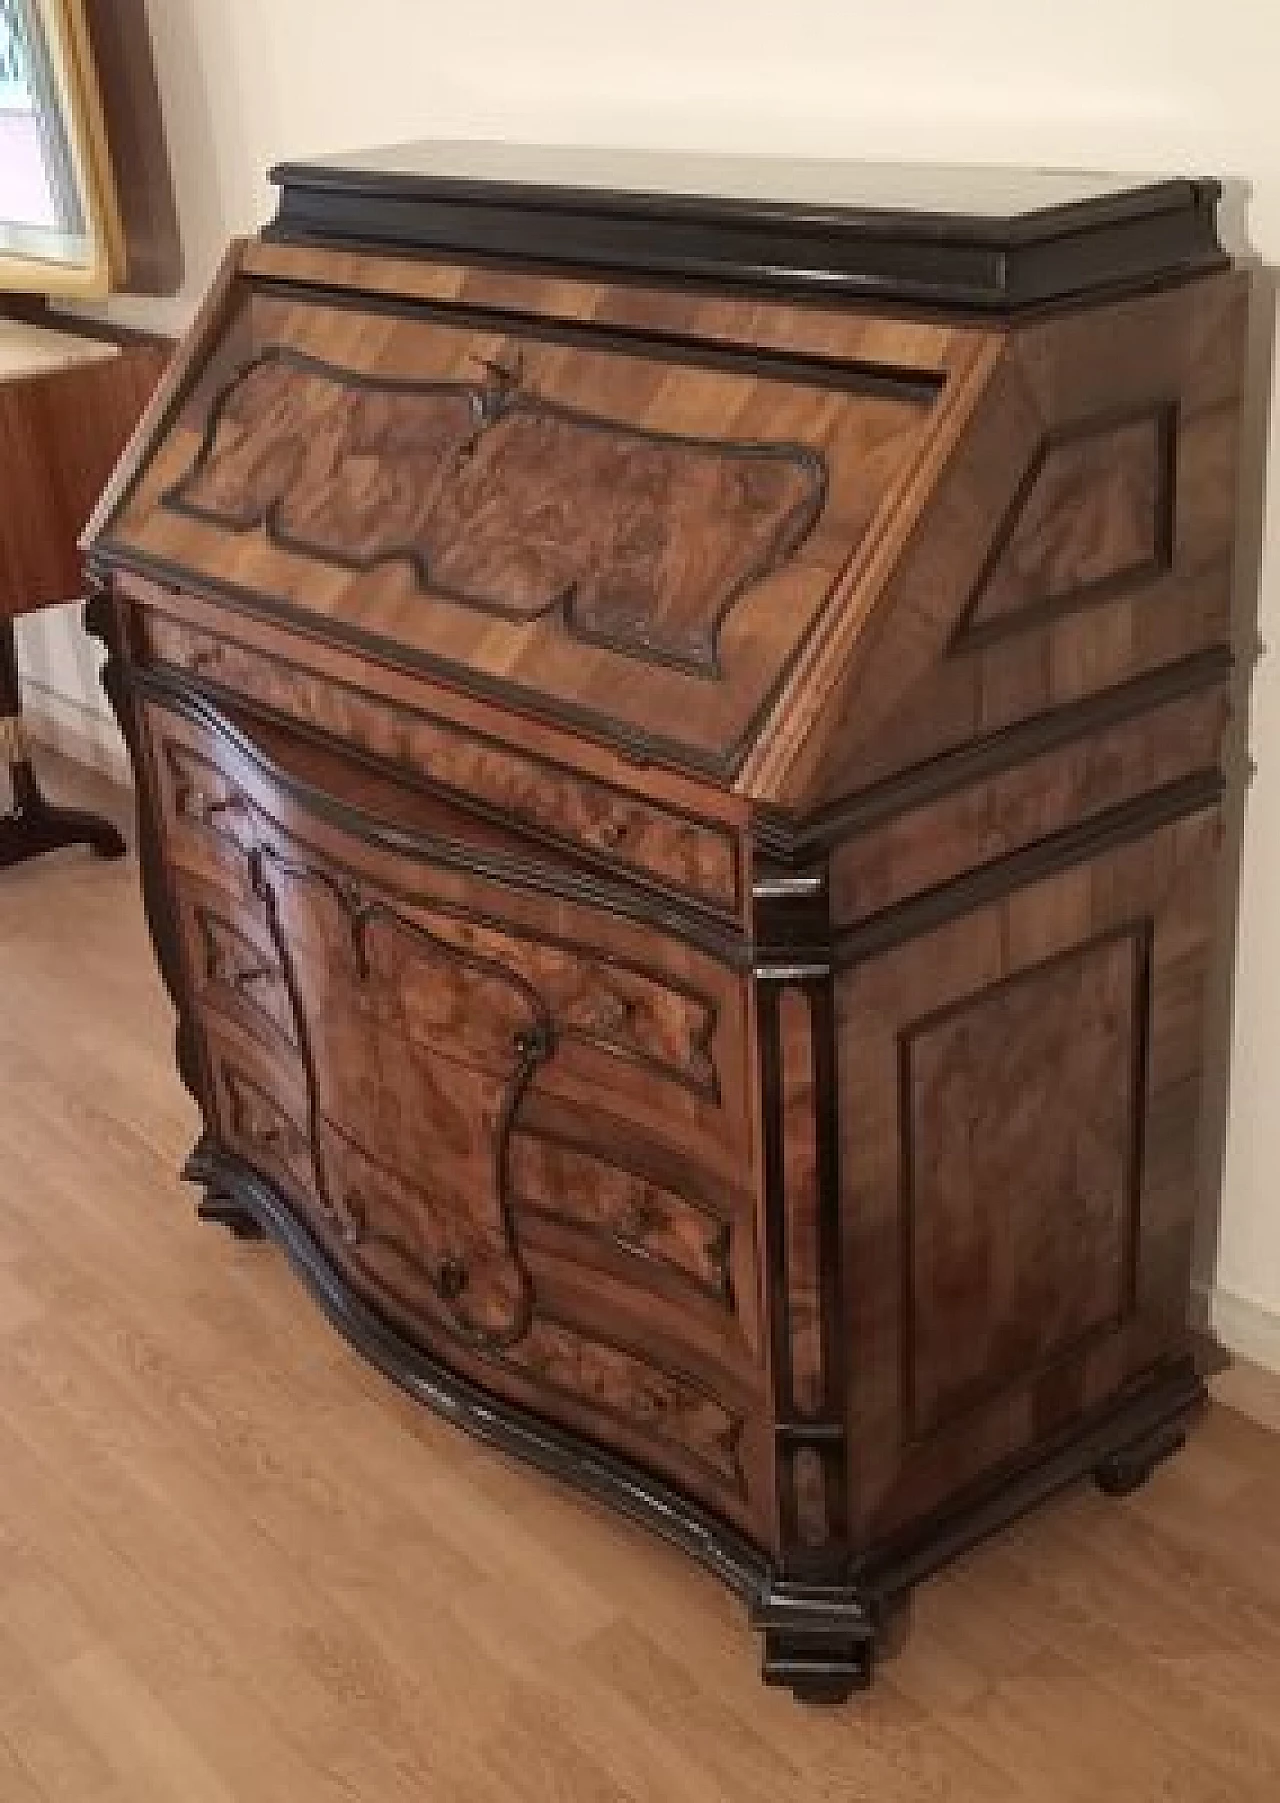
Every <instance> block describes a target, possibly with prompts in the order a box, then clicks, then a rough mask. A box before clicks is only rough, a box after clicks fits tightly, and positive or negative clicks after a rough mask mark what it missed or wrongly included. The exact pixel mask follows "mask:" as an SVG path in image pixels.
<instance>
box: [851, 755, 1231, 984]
mask: <svg viewBox="0 0 1280 1803" xmlns="http://www.w3.org/2000/svg"><path fill="white" fill-rule="evenodd" d="M1225 792H1226V781H1225V778H1224V777H1223V775H1222V772H1221V771H1220V770H1203V771H1198V772H1196V774H1194V775H1192V776H1188V777H1183V778H1181V779H1180V780H1179V781H1177V782H1173V783H1167V784H1166V785H1165V786H1164V787H1163V788H1160V789H1152V790H1150V791H1148V793H1146V794H1145V795H1139V796H1137V797H1136V798H1135V799H1134V800H1132V801H1127V802H1123V803H1121V804H1120V806H1118V807H1114V808H1109V809H1108V810H1107V811H1106V813H1104V814H1099V815H1097V816H1096V817H1095V818H1094V819H1092V820H1086V821H1083V822H1082V823H1081V824H1080V825H1078V826H1073V827H1068V828H1066V830H1065V831H1063V832H1060V833H1054V834H1053V835H1052V836H1051V837H1049V838H1047V839H1040V840H1037V841H1036V843H1035V844H1033V845H1029V846H1026V847H1025V848H1024V849H1023V850H1021V851H1016V852H1013V853H1011V854H1010V856H1009V857H1007V858H997V859H995V860H994V861H993V862H992V863H990V864H983V865H980V866H979V867H978V868H977V869H976V870H973V871H970V872H969V873H968V874H967V875H965V876H962V877H957V878H956V879H955V880H954V881H953V882H949V883H943V884H940V885H939V886H938V887H937V888H935V889H926V890H925V891H924V892H923V893H922V894H920V895H915V896H912V897H911V899H910V900H909V901H905V902H899V903H897V904H895V906H893V907H892V908H886V909H885V910H884V911H883V912H882V913H880V914H874V915H872V916H871V917H870V919H868V920H865V921H860V922H859V923H858V925H857V926H853V927H846V928H843V929H842V930H841V931H839V932H838V933H836V934H835V936H834V938H833V941H832V947H831V956H832V959H833V961H834V963H835V966H836V968H837V969H839V970H843V969H847V968H848V966H850V965H852V964H860V963H862V962H864V961H865V960H866V959H868V958H874V957H878V956H879V955H880V953H882V952H886V951H888V950H889V949H890V948H891V947H892V946H895V945H900V944H901V943H902V942H903V941H904V940H907V939H914V938H916V937H917V935H919V934H921V933H928V932H932V931H933V929H934V928H935V927H939V926H942V925H944V924H945V923H946V922H947V921H948V920H952V919H954V918H955V916H956V915H958V914H967V913H971V912H972V911H973V909H975V908H981V907H984V906H986V905H987V903H989V902H992V901H998V900H999V899H1000V897H1001V896H1003V895H1007V894H1008V893H1009V892H1010V891H1011V890H1014V889H1018V888H1021V887H1022V886H1023V885H1024V884H1027V883H1035V882H1040V881H1041V880H1042V879H1043V878H1045V877H1050V876H1054V875H1056V874H1057V873H1058V872H1059V871H1062V870H1068V869H1070V868H1071V866H1072V865H1073V864H1079V863H1082V862H1083V861H1085V860H1086V859H1088V858H1094V857H1098V856H1099V855H1101V854H1102V853H1105V852H1108V851H1112V850H1115V849H1117V848H1119V847H1120V846H1122V845H1127V844H1129V843H1130V842H1131V841H1132V840H1134V839H1138V838H1141V837H1142V836H1143V835H1144V834H1146V833H1151V832H1155V831H1156V830H1157V829H1158V828H1159V827H1162V826H1169V825H1171V824H1172V823H1173V822H1174V821H1176V820H1182V819H1185V818H1186V817H1188V816H1189V815H1192V814H1197V813H1202V812H1205V811H1207V810H1208V809H1210V808H1214V807H1217V806H1218V805H1219V803H1220V802H1221V800H1222V797H1223V795H1224V794H1225Z"/></svg>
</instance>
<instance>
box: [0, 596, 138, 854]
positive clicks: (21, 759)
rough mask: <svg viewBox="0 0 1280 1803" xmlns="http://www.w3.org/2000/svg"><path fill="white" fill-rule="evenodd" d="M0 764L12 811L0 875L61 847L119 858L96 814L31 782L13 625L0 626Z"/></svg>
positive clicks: (2, 824) (119, 847) (107, 825)
mask: <svg viewBox="0 0 1280 1803" xmlns="http://www.w3.org/2000/svg"><path fill="white" fill-rule="evenodd" d="M0 762H3V763H7V764H8V766H9V777H10V781H11V783H12V785H13V808H12V811H11V812H10V813H8V814H5V815H0V870H4V869H6V868H7V867H8V866H9V865H11V864H23V863H25V862H26V861H27V859H28V858H38V857H40V856H41V854H42V853H44V852H46V851H60V850H61V849H62V847H63V846H64V845H87V846H89V847H90V849H91V850H93V851H94V852H96V853H97V855H98V856H99V857H100V858H121V857H123V856H124V852H125V843H124V840H123V839H122V838H121V837H120V835H119V833H118V832H117V831H116V829H115V827H114V826H112V825H111V822H110V821H109V820H103V819H102V818H101V817H100V816H99V815H97V814H82V813H79V812H78V811H77V810H76V809H74V808H58V807H54V805H53V803H52V802H50V801H46V799H45V797H44V796H43V795H42V794H41V792H40V784H39V782H38V781H37V780H36V773H35V767H34V766H33V764H32V762H31V757H30V754H29V752H28V750H27V742H26V738H25V735H24V733H23V727H22V690H21V687H20V685H19V680H18V648H17V643H16V641H15V638H14V630H13V622H12V620H0Z"/></svg>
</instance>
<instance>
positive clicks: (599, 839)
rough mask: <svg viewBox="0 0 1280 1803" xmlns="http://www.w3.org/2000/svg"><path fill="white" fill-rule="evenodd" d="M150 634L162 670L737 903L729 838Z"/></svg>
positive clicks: (420, 720) (564, 773)
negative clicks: (226, 692)
mask: <svg viewBox="0 0 1280 1803" xmlns="http://www.w3.org/2000/svg"><path fill="white" fill-rule="evenodd" d="M144 631H145V635H146V639H147V642H148V645H149V648H150V651H151V653H152V655H153V656H155V657H156V658H158V659H160V660H161V661H162V662H165V663H168V664H170V665H172V666H175V667H177V668H179V669H183V670H188V671H190V672H191V673H192V674H193V675H195V676H198V677H200V678H201V679H202V680H207V681H209V682H213V683H216V684H217V685H218V686H219V687H220V688H222V689H227V690H230V691H232V692H233V693H234V694H236V695H242V696H244V697H246V698H247V699H249V700H251V701H255V702H258V703H260V704H261V705H262V706H264V707H269V708H271V709H272V710H273V711H274V712H276V713H280V714H285V715H287V716H289V717H290V718H292V719H295V720H299V721H302V722H303V723H304V724H306V725H309V726H315V727H318V728H319V729H320V730H321V731H323V732H326V733H329V734H331V735H332V736H333V737H334V738H336V739H341V740H343V741H344V742H345V743H347V744H349V745H354V746H358V747H359V748H360V749H361V750H363V751H369V752H373V753H374V754H375V755H376V756H378V757H382V758H386V759H388V760H390V761H392V762H393V763H395V764H399V765H402V766H403V767H404V768H406V769H408V770H412V771H413V772H414V773H415V774H416V775H419V776H422V777H425V778H426V779H428V780H429V781H430V782H431V783H432V784H433V785H435V786H437V787H439V788H442V789H446V790H448V791H449V792H450V793H451V794H453V795H456V796H457V797H458V798H459V799H460V800H463V801H465V802H468V803H470V804H471V805H473V806H474V805H476V804H477V803H478V804H481V805H483V806H486V807H490V808H493V809H496V810H498V811H499V812H500V813H501V814H502V816H503V817H504V818H505V819H509V820H513V821H516V822H518V823H520V824H521V825H522V826H527V827H531V828H533V829H535V830H536V831H538V832H540V833H546V834H551V835H555V836H556V837H557V838H561V839H564V840H566V841H568V842H569V843H571V844H573V845H574V846H577V847H580V848H581V849H583V850H585V851H588V852H592V853H595V854H597V855H598V856H600V857H603V858H606V859H607V860H608V862H609V864H610V865H611V866H613V867H615V868H616V867H617V866H619V865H626V866H629V867H630V868H632V869H634V870H637V871H641V872H645V873H647V874H649V875H651V876H654V877H656V878H657V879H658V880H659V881H661V882H664V883H667V884H670V885H671V886H673V887H675V888H678V889H683V890H687V891H688V892H690V893H691V894H693V895H696V896H697V897H699V898H700V899H701V900H704V901H708V902H711V903H713V904H715V905H716V906H718V907H721V908H726V909H727V908H733V907H736V906H737V903H738V899H739V897H738V867H737V851H736V846H735V844H734V840H733V838H732V837H731V836H730V834H729V833H727V832H725V831H724V830H723V829H718V828H716V827H713V826H710V825H708V824H705V823H703V822H701V821H697V820H690V819H686V818H684V817H683V816H681V815H680V814H678V813H675V812H673V811H671V810H668V809H664V808H659V807H654V806H651V805H650V804H648V803H647V802H645V801H642V800H640V799H639V797H637V796H634V795H631V794H628V793H625V792H623V791H622V790H620V789H614V788H611V787H609V786H608V785H606V784H604V783H599V782H593V781H592V780H591V778H590V777H588V776H586V775H584V774H583V773H582V772H580V771H576V770H573V771H571V770H563V769H560V768H558V767H557V766H556V765H554V764H549V763H546V762H544V761H543V760H541V759H538V758H533V757H529V756H527V755H525V754H523V753H521V752H520V751H517V750H514V749H513V748H512V747H511V746H508V745H502V744H498V743H496V742H495V741H492V740H487V739H484V738H481V737H479V736H477V735H476V734H475V733H474V732H467V731H465V730H464V729H462V728H460V727H457V726H454V725H451V724H450V723H449V722H448V721H445V720H442V719H438V718H436V717H434V716H432V715H428V714H424V713H417V712H411V711H410V710H409V709H408V708H402V707H396V706H394V705H392V704H391V703H389V702H387V701H385V700H382V699H381V698H379V697H376V696H373V695H368V694H365V693H363V692H361V691H358V690H355V689H352V688H348V687H345V686H344V685H342V684H340V683H336V682H327V681H325V680H324V679H323V678H321V677H318V676H315V675H313V674H312V673H311V672H309V671H306V670H302V669H299V668H298V667H297V666H295V665H292V664H286V663H283V662H281V661H280V660H279V659H277V658H273V657H268V656H267V655H265V653H263V652H260V651H252V650H250V649H248V647H246V646H244V645H238V644H236V643H235V642H234V641H233V640H231V639H225V638H217V637H214V635H213V634H211V633H207V632H199V631H196V630H194V629H193V628H191V627H188V626H185V625H182V624H180V623H179V622H178V621H176V620H170V619H167V618H165V617H164V616H163V615H162V614H150V615H148V617H147V619H146V621H145V625H144Z"/></svg>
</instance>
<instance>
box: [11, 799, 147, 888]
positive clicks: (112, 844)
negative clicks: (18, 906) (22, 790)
mask: <svg viewBox="0 0 1280 1803" xmlns="http://www.w3.org/2000/svg"><path fill="white" fill-rule="evenodd" d="M71 845H86V846H88V848H89V850H90V851H91V852H93V854H94V855H95V857H99V858H122V857H123V856H124V854H125V850H126V847H125V842H124V840H123V839H122V838H121V836H120V834H119V833H118V832H117V831H116V829H115V827H114V826H112V824H111V822H110V821H109V820H102V819H100V818H99V816H98V815H97V814H82V813H80V812H78V811H77V810H76V809H74V808H56V807H54V806H53V805H52V803H51V802H47V801H46V800H45V799H44V797H43V796H42V795H41V794H40V793H39V791H38V790H36V789H34V788H29V789H28V790H27V792H26V794H25V796H24V798H23V804H22V805H21V806H18V807H16V808H15V809H14V810H13V812H12V813H11V814H7V815H5V816H4V817H3V818H0V870H3V869H6V868H8V867H11V866H12V865H15V864H25V863H27V862H28V861H29V860H30V859H32V858H42V857H44V856H45V855H46V854H47V853H49V852H52V851H63V850H65V849H66V847H68V846H71Z"/></svg>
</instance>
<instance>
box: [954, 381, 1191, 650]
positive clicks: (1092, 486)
mask: <svg viewBox="0 0 1280 1803" xmlns="http://www.w3.org/2000/svg"><path fill="white" fill-rule="evenodd" d="M1173 430H1176V426H1175V424H1174V422H1173V420H1172V419H1171V418H1170V417H1169V414H1168V410H1167V409H1166V408H1162V407H1160V406H1158V405H1157V406H1154V407H1153V408H1152V409H1151V410H1150V411H1148V412H1146V413H1145V414H1143V415H1142V416H1141V417H1139V418H1137V419H1132V420H1125V421H1124V422H1123V423H1122V424H1120V425H1099V426H1097V427H1093V428H1087V429H1085V430H1082V431H1080V432H1078V433H1074V434H1072V435H1071V436H1069V437H1064V438H1058V439H1056V440H1052V439H1051V440H1047V441H1046V443H1045V445H1044V447H1043V450H1042V452H1041V454H1040V457H1039V459H1038V461H1037V462H1036V463H1035V464H1034V465H1033V466H1032V468H1031V469H1030V470H1028V471H1027V474H1026V477H1025V479H1024V485H1023V487H1022V488H1021V489H1020V490H1019V491H1018V493H1017V495H1016V496H1015V499H1014V503H1013V507H1012V510H1011V512H1010V514H1009V515H1008V517H1007V520H1006V524H1005V528H1004V530H1003V532H1002V533H1001V534H1000V535H998V537H997V540H996V546H995V547H994V550H995V555H994V557H993V559H992V561H991V564H990V567H989V568H988V569H987V570H985V571H984V572H983V575H982V577H981V578H980V580H979V582H978V584H977V587H976V588H975V590H974V593H973V596H972V598H971V600H970V602H969V605H968V607H967V608H966V610H965V614H964V617H963V619H962V621H961V624H960V628H959V631H958V633H957V635H956V636H957V638H958V639H960V641H961V642H963V643H965V644H967V645H970V646H972V645H973V644H974V643H976V642H977V641H979V640H981V639H983V638H988V639H990V638H994V637H996V636H998V635H999V634H1000V633H1002V632H1006V631H1016V630H1019V629H1023V628H1025V627H1026V626H1027V624H1028V623H1029V622H1028V618H1027V616H1028V615H1029V614H1031V613H1034V612H1035V611H1036V610H1039V611H1041V612H1043V613H1046V614H1048V613H1054V612H1065V611H1067V610H1068V609H1070V608H1072V607H1079V606H1083V605H1085V604H1087V602H1088V601H1089V600H1091V599H1096V598H1097V595H1098V592H1099V589H1100V587H1101V586H1102V585H1103V584H1113V585H1114V584H1118V583H1123V582H1126V581H1132V580H1133V579H1134V578H1135V577H1137V576H1139V575H1153V574H1155V573H1156V570H1157V568H1158V566H1159V564H1160V561H1161V559H1162V557H1163V555H1164V552H1165V548H1166V547H1165V542H1164V541H1165V526H1166V521H1167V520H1168V519H1169V518H1171V510H1172V507H1173V504H1174V498H1173V493H1172V487H1171V483H1170V474H1171V472H1170V470H1169V468H1168V462H1169V459H1168V457H1167V454H1166V444H1165V435H1166V431H1173Z"/></svg>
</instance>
